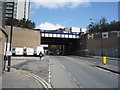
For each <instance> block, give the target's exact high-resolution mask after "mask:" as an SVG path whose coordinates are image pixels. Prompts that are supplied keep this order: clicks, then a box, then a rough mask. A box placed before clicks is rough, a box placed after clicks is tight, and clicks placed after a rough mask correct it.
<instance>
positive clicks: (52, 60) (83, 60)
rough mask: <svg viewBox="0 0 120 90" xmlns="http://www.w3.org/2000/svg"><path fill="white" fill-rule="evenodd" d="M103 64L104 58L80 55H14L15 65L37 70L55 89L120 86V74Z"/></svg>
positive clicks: (112, 63)
mask: <svg viewBox="0 0 120 90" xmlns="http://www.w3.org/2000/svg"><path fill="white" fill-rule="evenodd" d="M18 62H19V64H16V63H18ZM101 64H102V61H101V60H100V59H95V58H87V57H77V56H45V57H43V58H42V61H41V62H40V58H39V57H13V58H12V67H13V68H16V69H19V70H26V71H30V72H32V73H34V74H36V75H38V76H39V77H41V78H42V79H44V80H45V81H46V82H48V83H49V84H51V85H52V87H53V88H82V89H84V88H118V75H119V74H117V73H113V72H110V71H108V70H104V69H102V68H99V67H96V65H101ZM107 65H113V66H115V65H118V62H117V61H108V63H107Z"/></svg>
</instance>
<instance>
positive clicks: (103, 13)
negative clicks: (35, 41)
mask: <svg viewBox="0 0 120 90" xmlns="http://www.w3.org/2000/svg"><path fill="white" fill-rule="evenodd" d="M55 4H56V3H55ZM55 4H47V5H46V4H45V3H44V4H39V3H33V2H32V3H31V14H30V19H31V20H32V21H34V22H35V23H36V26H37V28H42V29H44V28H45V29H46V27H47V29H49V27H51V28H52V27H56V28H58V27H80V28H87V25H88V24H90V18H92V19H95V20H94V22H97V20H99V19H100V18H101V17H106V19H107V20H108V22H111V21H113V20H116V21H117V20H118V3H117V2H84V3H80V4H77V3H74V4H68V3H67V4H66V3H63V4H62V3H61V4H58V3H57V4H56V6H54V5H55Z"/></svg>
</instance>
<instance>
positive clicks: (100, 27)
mask: <svg viewBox="0 0 120 90" xmlns="http://www.w3.org/2000/svg"><path fill="white" fill-rule="evenodd" d="M91 20H92V19H91ZM88 29H89V31H90V32H92V33H93V32H101V31H102V32H108V31H120V22H118V21H112V22H110V23H107V20H106V18H104V17H103V18H101V19H100V21H99V22H97V23H96V22H95V23H94V22H91V23H90V24H89V25H88Z"/></svg>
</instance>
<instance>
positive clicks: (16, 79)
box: [2, 57, 43, 89]
mask: <svg viewBox="0 0 120 90" xmlns="http://www.w3.org/2000/svg"><path fill="white" fill-rule="evenodd" d="M33 59H34V58H33ZM26 61H27V60H22V59H21V58H20V59H19V60H17V59H16V57H15V58H12V66H15V65H19V64H21V63H24V62H26ZM2 88H3V89H4V88H43V86H42V85H41V84H40V82H38V81H37V80H36V79H35V78H33V77H31V76H29V75H27V74H25V73H23V72H20V71H19V70H17V69H15V68H11V71H10V72H7V71H5V72H4V74H3V75H2Z"/></svg>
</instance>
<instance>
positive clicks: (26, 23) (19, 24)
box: [5, 18, 35, 29]
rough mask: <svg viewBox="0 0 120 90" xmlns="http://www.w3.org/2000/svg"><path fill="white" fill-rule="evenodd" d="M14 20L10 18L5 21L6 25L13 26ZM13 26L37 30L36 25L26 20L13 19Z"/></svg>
mask: <svg viewBox="0 0 120 90" xmlns="http://www.w3.org/2000/svg"><path fill="white" fill-rule="evenodd" d="M11 23H12V19H11V18H8V19H6V21H5V24H6V25H11ZM13 26H16V27H21V28H29V29H34V28H35V23H34V22H31V20H26V19H25V18H23V19H20V20H18V19H13Z"/></svg>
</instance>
